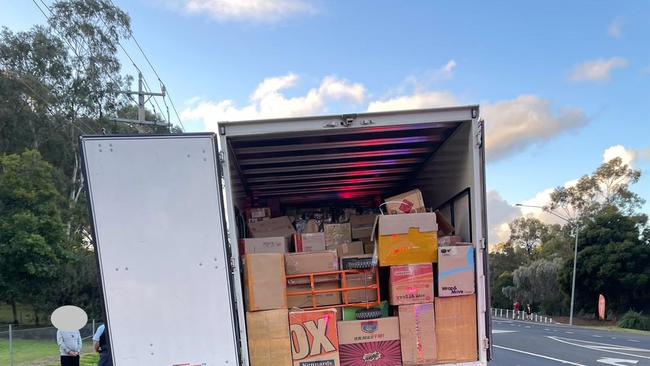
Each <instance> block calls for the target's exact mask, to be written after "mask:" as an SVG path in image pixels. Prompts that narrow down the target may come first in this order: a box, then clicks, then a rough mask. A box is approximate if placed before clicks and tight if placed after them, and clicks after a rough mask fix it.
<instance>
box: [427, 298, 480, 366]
mask: <svg viewBox="0 0 650 366" xmlns="http://www.w3.org/2000/svg"><path fill="white" fill-rule="evenodd" d="M436 333H437V337H436V339H437V344H438V362H444V363H452V362H453V363H456V362H467V361H476V360H478V341H477V337H478V335H477V325H476V295H467V296H455V297H436Z"/></svg>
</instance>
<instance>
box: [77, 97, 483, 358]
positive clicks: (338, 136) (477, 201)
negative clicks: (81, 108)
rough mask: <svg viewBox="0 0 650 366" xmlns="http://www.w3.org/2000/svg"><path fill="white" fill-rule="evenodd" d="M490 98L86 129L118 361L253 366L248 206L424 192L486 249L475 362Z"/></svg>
mask: <svg viewBox="0 0 650 366" xmlns="http://www.w3.org/2000/svg"><path fill="white" fill-rule="evenodd" d="M484 140H485V138H484V123H483V120H482V119H481V118H480V115H479V106H477V105H470V106H460V107H449V108H434V109H420V110H404V111H394V112H377V113H359V114H345V115H327V116H316V117H304V118H280V119H265V120H249V121H236V122H234V121H233V122H221V123H219V124H218V129H217V131H214V132H209V133H183V134H171V135H96V136H82V137H81V138H80V150H81V155H82V160H83V170H84V177H85V184H86V189H87V193H88V206H89V211H90V216H91V226H92V239H93V245H94V251H95V254H96V257H97V263H98V271H99V278H100V286H101V295H102V299H101V301H102V306H103V312H104V317H105V319H104V320H105V322H106V323H107V332H108V342H109V344H110V349H111V352H112V356H113V362H114V364H115V365H117V366H130V365H156V366H160V365H168V366H172V365H178V366H180V365H206V366H215V365H220V366H238V365H242V366H248V365H249V364H250V363H249V349H248V338H247V329H246V315H245V314H246V309H245V306H244V304H245V302H244V291H243V288H242V261H241V254H240V251H239V250H238V242H239V240H240V239H241V238H242V235H243V232H242V229H241V226H242V222H243V219H242V214H241V212H242V211H243V209H244V207H246V206H247V205H250V204H251V202H256V200H260V199H273V200H275V201H277V202H280V203H281V204H282V205H283V206H285V207H299V206H305V205H331V204H336V203H354V204H355V205H357V206H361V207H367V208H376V207H377V206H376V205H377V200H376V199H375V197H377V196H381V197H389V196H390V195H392V194H395V193H400V192H405V191H408V190H409V189H413V188H418V189H420V191H421V192H422V195H423V197H424V200H425V202H426V204H427V206H428V207H429V208H431V209H435V210H438V212H440V213H442V214H443V215H444V216H445V217H447V218H448V220H449V221H451V224H452V225H453V227H454V228H455V231H456V234H457V235H460V236H462V237H463V238H464V241H468V242H470V243H472V245H473V246H474V248H475V253H476V260H475V266H476V268H475V275H476V302H477V304H476V324H477V327H478V329H477V332H476V334H477V340H476V344H477V347H478V350H477V355H478V358H477V360H476V361H472V362H458V363H447V364H448V365H452V364H453V365H467V366H469V365H486V364H487V363H488V361H489V360H490V359H491V342H490V339H491V338H490V337H491V329H490V309H489V308H490V289H489V281H488V278H489V277H488V263H487V261H488V251H487V222H486V221H487V220H486V192H485V153H484V151H485V144H484Z"/></svg>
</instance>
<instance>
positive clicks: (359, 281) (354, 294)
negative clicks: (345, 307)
mask: <svg viewBox="0 0 650 366" xmlns="http://www.w3.org/2000/svg"><path fill="white" fill-rule="evenodd" d="M346 277H347V282H348V286H347V287H365V286H370V285H374V284H376V283H377V279H376V278H375V274H374V273H373V272H368V273H360V274H349V275H347V276H346ZM346 292H347V296H348V303H349V304H356V303H364V302H375V301H377V290H376V289H363V290H353V291H346ZM341 296H342V298H343V299H345V293H343V294H342V295H341Z"/></svg>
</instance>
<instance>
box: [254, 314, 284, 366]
mask: <svg viewBox="0 0 650 366" xmlns="http://www.w3.org/2000/svg"><path fill="white" fill-rule="evenodd" d="M288 316H289V311H288V310H287V309H278V310H267V311H255V312H247V313H246V323H247V324H246V325H247V327H248V350H249V356H250V364H251V366H267V365H278V366H291V364H292V359H291V339H290V338H289V320H288Z"/></svg>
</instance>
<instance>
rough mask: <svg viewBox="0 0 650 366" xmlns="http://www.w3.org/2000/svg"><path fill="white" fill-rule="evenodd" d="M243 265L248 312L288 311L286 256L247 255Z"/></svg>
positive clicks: (276, 254) (273, 254)
mask: <svg viewBox="0 0 650 366" xmlns="http://www.w3.org/2000/svg"><path fill="white" fill-rule="evenodd" d="M243 264H244V290H245V300H246V308H247V310H248V311H259V310H271V309H286V308H287V287H286V279H285V270H284V255H283V254H279V253H254V254H246V255H245V256H244V260H243Z"/></svg>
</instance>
